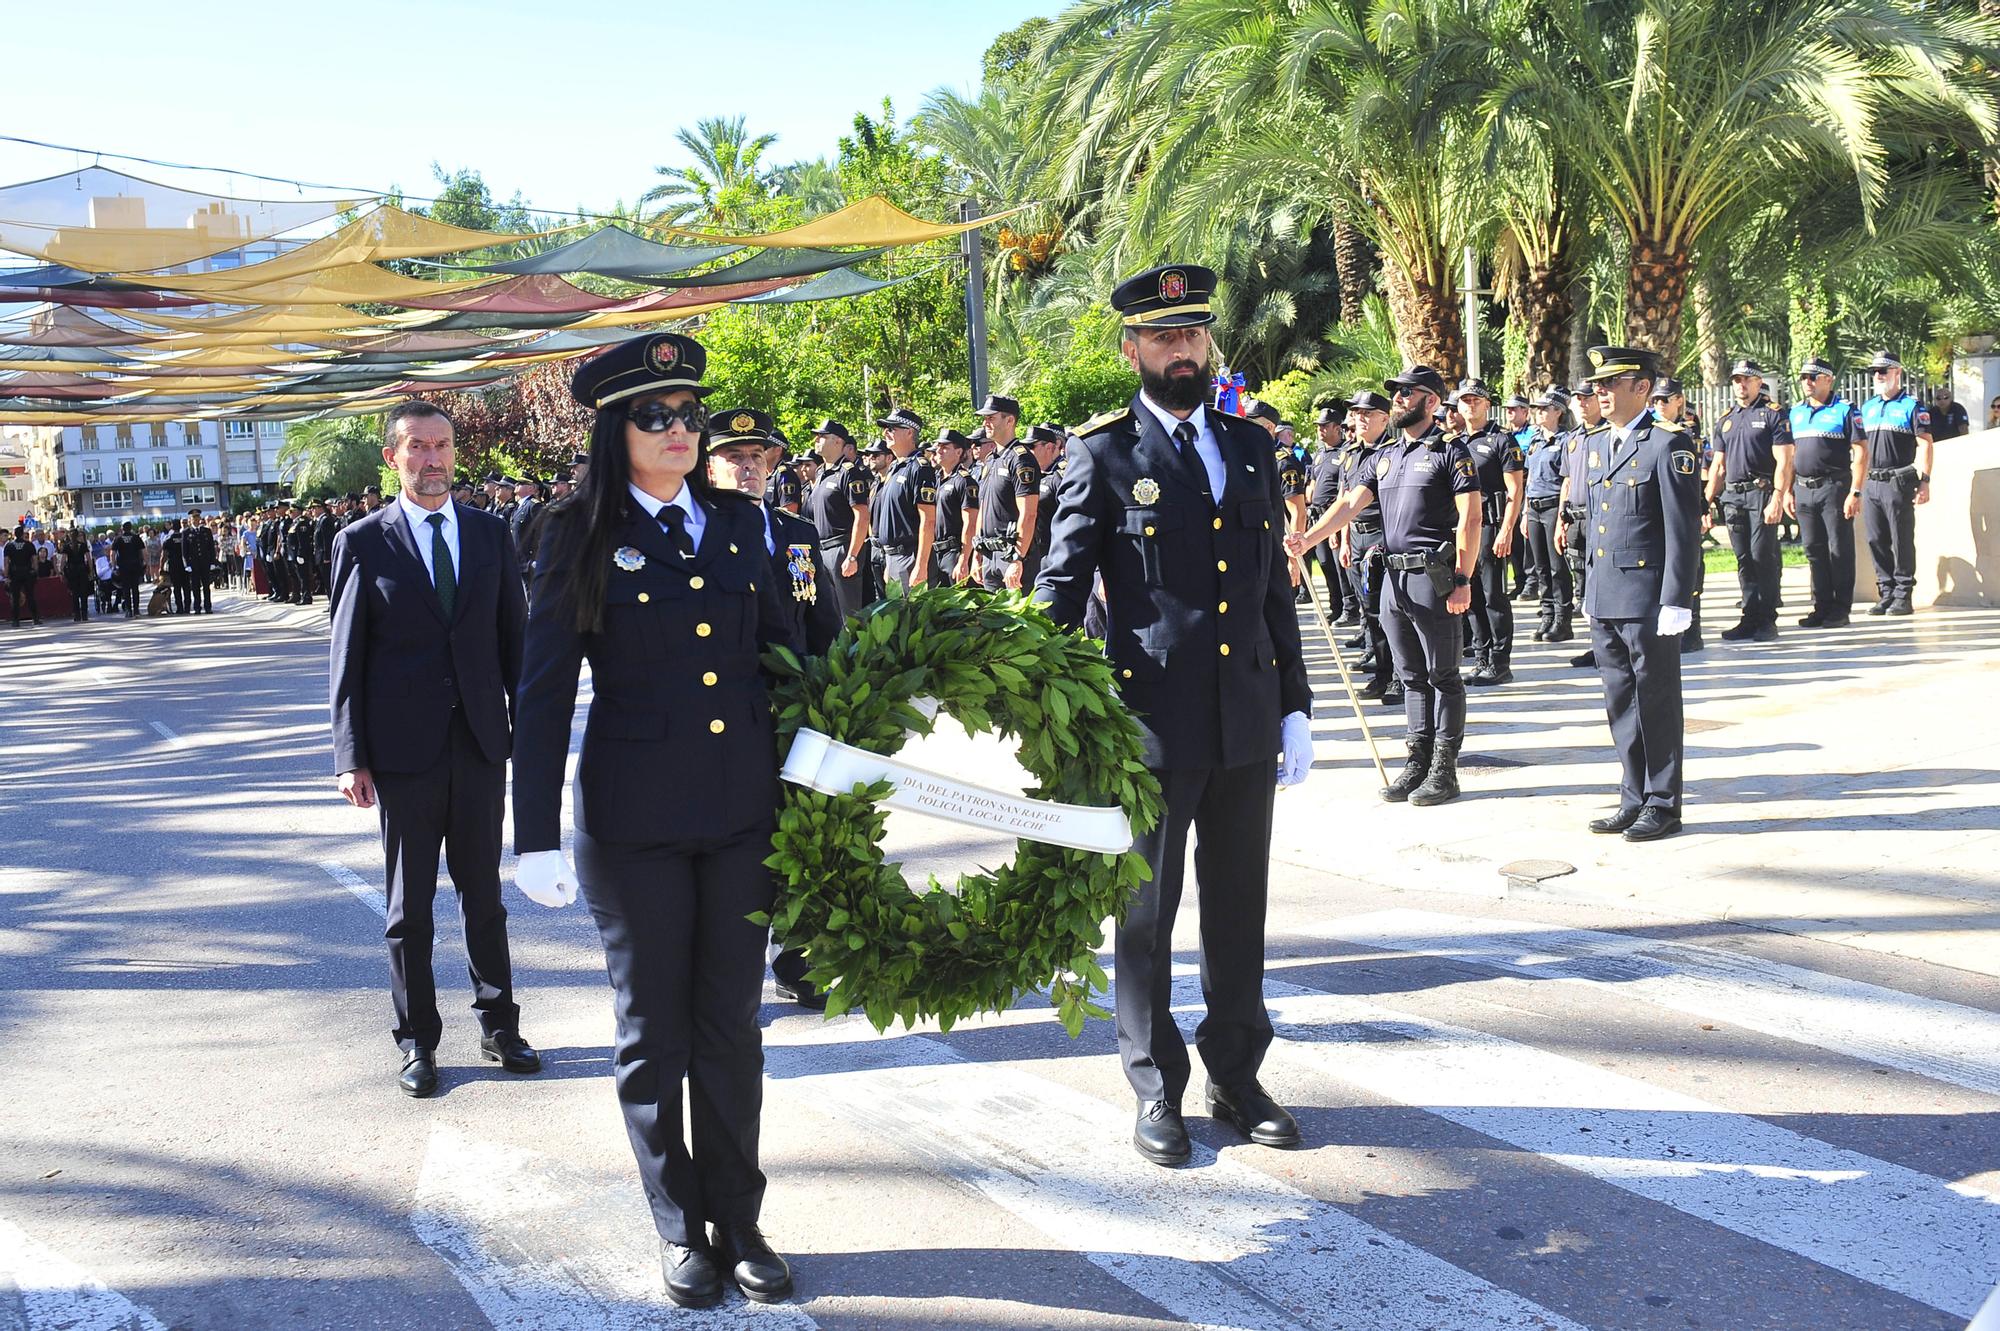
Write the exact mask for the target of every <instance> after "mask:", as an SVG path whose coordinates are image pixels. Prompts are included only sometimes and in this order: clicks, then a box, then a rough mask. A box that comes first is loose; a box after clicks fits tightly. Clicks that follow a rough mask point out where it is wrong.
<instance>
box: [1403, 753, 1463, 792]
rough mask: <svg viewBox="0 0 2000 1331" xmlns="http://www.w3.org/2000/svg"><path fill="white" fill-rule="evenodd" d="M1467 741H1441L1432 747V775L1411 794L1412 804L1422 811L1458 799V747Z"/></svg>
mask: <svg viewBox="0 0 2000 1331" xmlns="http://www.w3.org/2000/svg"><path fill="white" fill-rule="evenodd" d="M1464 742H1465V741H1463V740H1457V739H1441V740H1439V741H1437V743H1436V744H1434V745H1433V746H1432V747H1431V770H1430V775H1429V776H1427V777H1425V778H1424V783H1423V784H1422V785H1421V786H1418V787H1417V788H1416V789H1415V790H1413V791H1411V792H1410V803H1411V804H1413V805H1415V806H1416V807H1417V808H1420V809H1427V808H1429V807H1430V806H1431V805H1433V804H1443V803H1444V802H1445V801H1447V800H1455V799H1457V798H1458V746H1459V745H1460V744H1462V743H1464Z"/></svg>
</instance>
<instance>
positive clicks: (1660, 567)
mask: <svg viewBox="0 0 2000 1331" xmlns="http://www.w3.org/2000/svg"><path fill="white" fill-rule="evenodd" d="M1614 437H1615V436H1613V435H1612V434H1611V433H1610V432H1609V431H1605V432H1603V433H1599V434H1592V435H1591V436H1590V437H1589V439H1588V441H1587V442H1586V445H1585V446H1586V447H1587V448H1589V449H1593V450H1597V451H1596V453H1595V454H1594V456H1596V458H1597V465H1596V466H1594V467H1592V466H1590V464H1589V462H1588V461H1587V460H1586V463H1585V466H1586V467H1587V468H1588V471H1587V481H1588V484H1587V487H1586V491H1585V494H1586V497H1585V499H1584V501H1583V502H1584V521H1583V531H1582V533H1581V540H1582V542H1583V550H1584V567H1585V568H1586V569H1587V570H1588V571H1589V580H1588V581H1587V582H1586V583H1585V584H1584V593H1583V598H1584V599H1583V609H1584V613H1585V614H1587V615H1589V616H1590V617H1591V618H1592V619H1645V620H1651V619H1653V618H1655V617H1656V616H1658V614H1659V612H1660V607H1661V606H1663V605H1672V606H1679V607H1681V608H1682V609H1688V608H1691V607H1692V606H1693V605H1694V589H1695V571H1696V568H1697V565H1698V561H1699V560H1700V559H1701V469H1700V466H1699V464H1698V461H1697V459H1696V456H1695V453H1696V449H1697V447H1698V445H1697V444H1696V441H1695V440H1694V439H1693V438H1691V437H1690V436H1689V435H1688V433H1687V431H1686V430H1684V429H1682V428H1681V427H1680V426H1678V425H1675V424H1672V423H1671V422H1668V421H1663V420H1661V419H1659V418H1658V417H1657V416H1654V415H1653V414H1652V413H1651V412H1648V413H1646V415H1644V416H1642V417H1640V418H1639V422H1638V424H1636V425H1634V426H1633V427H1632V433H1631V434H1630V435H1629V436H1627V437H1626V440H1625V442H1624V443H1623V444H1622V445H1619V446H1618V447H1615V448H1614V447H1612V439H1613V438H1614ZM1607 449H1608V450H1609V453H1608V454H1607V453H1606V452H1604V450H1607Z"/></svg>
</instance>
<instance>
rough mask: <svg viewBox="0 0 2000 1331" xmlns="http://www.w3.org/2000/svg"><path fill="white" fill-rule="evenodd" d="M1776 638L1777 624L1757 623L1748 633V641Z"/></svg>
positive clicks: (1769, 640) (1764, 640) (1771, 640)
mask: <svg viewBox="0 0 2000 1331" xmlns="http://www.w3.org/2000/svg"><path fill="white" fill-rule="evenodd" d="M1777 640H1778V626H1777V625H1776V624H1759V625H1758V626H1757V627H1756V628H1755V629H1754V630H1752V632H1751V634H1750V641H1752V642H1776V641H1777Z"/></svg>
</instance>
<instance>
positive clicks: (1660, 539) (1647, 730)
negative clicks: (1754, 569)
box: [1582, 346, 1702, 841]
mask: <svg viewBox="0 0 2000 1331" xmlns="http://www.w3.org/2000/svg"><path fill="white" fill-rule="evenodd" d="M1589 360H1590V364H1591V367H1592V373H1591V375H1590V379H1591V382H1592V383H1594V384H1595V385H1596V386H1597V394H1598V398H1599V400H1600V402H1602V403H1603V405H1604V408H1605V411H1604V414H1605V419H1606V420H1608V421H1610V422H1612V427H1611V433H1610V440H1609V442H1610V445H1611V447H1610V452H1609V453H1608V454H1599V456H1600V459H1601V461H1600V463H1598V464H1596V465H1593V466H1591V468H1590V471H1589V473H1588V487H1589V488H1588V490H1587V491H1586V493H1587V494H1588V496H1589V498H1588V500H1587V501H1586V503H1587V506H1588V512H1587V513H1586V515H1585V518H1584V522H1583V532H1582V536H1583V543H1584V551H1585V554H1584V560H1585V563H1586V565H1587V567H1588V568H1589V570H1590V578H1589V584H1588V587H1587V589H1586V592H1585V600H1584V613H1586V614H1588V615H1589V616H1590V637H1591V648H1592V650H1593V651H1594V652H1595V654H1596V657H1597V668H1598V674H1599V676H1600V677H1601V678H1602V679H1603V681H1604V709H1605V712H1606V714H1607V716H1608V717H1609V719H1610V722H1611V738H1612V742H1613V743H1614V744H1615V745H1616V746H1617V748H1618V759H1619V763H1620V766H1621V768H1622V770H1623V776H1622V779H1621V781H1620V783H1619V790H1618V811H1617V812H1616V813H1614V814H1611V815H1609V816H1607V817H1604V818H1597V819H1593V820H1592V822H1591V824H1590V830H1591V831H1593V832H1598V833H1604V834H1612V833H1623V834H1624V836H1625V839H1626V840H1627V841H1652V840H1655V839H1657V838H1659V837H1664V836H1672V835H1673V834H1674V833H1676V832H1678V831H1680V829H1681V745H1682V722H1681V649H1680V642H1679V638H1680V635H1681V634H1682V633H1683V632H1684V631H1686V629H1687V627H1688V624H1689V623H1690V622H1691V621H1692V619H1693V615H1694V611H1693V605H1694V596H1695V566H1696V564H1697V563H1698V562H1699V561H1700V559H1701V507H1702V506H1701V480H1700V476H1699V470H1700V461H1699V458H1698V456H1697V453H1698V450H1699V448H1700V442H1699V441H1698V440H1695V439H1692V438H1690V437H1689V435H1688V432H1687V431H1686V430H1685V429H1684V428H1682V427H1681V426H1680V425H1678V424H1676V423H1674V422H1671V421H1666V420H1663V419H1662V418H1660V417H1658V416H1656V415H1654V414H1653V412H1652V411H1651V410H1650V409H1649V408H1648V406H1647V403H1648V401H1649V400H1650V398H1651V396H1652V391H1653V385H1654V384H1655V383H1657V382H1659V380H1660V377H1661V372H1660V363H1659V358H1658V357H1657V356H1655V355H1654V354H1653V353H1652V352H1650V351H1646V350H1643V349H1641V348H1636V347H1610V346H1599V347H1592V348H1591V349H1590V351H1589Z"/></svg>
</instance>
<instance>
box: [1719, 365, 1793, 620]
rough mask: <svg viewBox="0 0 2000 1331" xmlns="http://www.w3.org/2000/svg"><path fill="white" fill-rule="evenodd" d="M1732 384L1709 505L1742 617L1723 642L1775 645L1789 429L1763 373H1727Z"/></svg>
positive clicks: (1759, 369)
mask: <svg viewBox="0 0 2000 1331" xmlns="http://www.w3.org/2000/svg"><path fill="white" fill-rule="evenodd" d="M1729 385H1730V387H1731V388H1733V389H1734V390H1735V392H1736V404H1735V405H1734V406H1732V407H1730V408H1729V410H1727V411H1725V412H1723V413H1722V419H1721V420H1719V421H1717V422H1716V425H1715V441H1714V448H1715V461H1714V462H1713V464H1712V465H1711V466H1710V469H1709V478H1708V500H1709V502H1710V503H1716V502H1718V501H1719V502H1720V504H1721V507H1722V520H1723V522H1724V523H1726V524H1727V525H1728V527H1729V546H1730V548H1731V549H1732V550H1734V551H1735V552H1736V584H1737V588H1738V590H1739V592H1740V593H1741V596H1742V600H1743V614H1742V617H1741V618H1739V619H1738V620H1737V621H1736V623H1735V625H1734V626H1733V627H1731V628H1726V629H1724V630H1723V631H1722V640H1723V641H1724V642H1743V641H1745V640H1748V641H1751V642H1775V641H1777V638H1778V580H1779V577H1780V576H1781V571H1782V563H1783V560H1782V557H1781V555H1780V553H1779V550H1778V523H1779V521H1780V520H1781V519H1783V517H1784V515H1785V496H1786V495H1787V494H1790V493H1791V489H1792V423H1791V418H1790V417H1789V416H1787V415H1786V414H1785V413H1784V412H1782V411H1780V410H1778V408H1777V407H1776V406H1775V405H1774V404H1773V403H1772V401H1771V399H1770V396H1769V395H1768V394H1766V393H1765V392H1764V367H1763V366H1761V365H1759V364H1758V363H1757V362H1756V361H1754V360H1739V361H1737V362H1736V364H1734V365H1733V366H1731V367H1730V370H1729Z"/></svg>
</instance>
